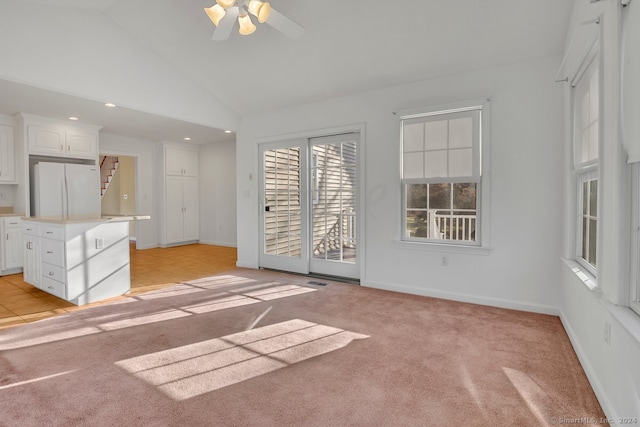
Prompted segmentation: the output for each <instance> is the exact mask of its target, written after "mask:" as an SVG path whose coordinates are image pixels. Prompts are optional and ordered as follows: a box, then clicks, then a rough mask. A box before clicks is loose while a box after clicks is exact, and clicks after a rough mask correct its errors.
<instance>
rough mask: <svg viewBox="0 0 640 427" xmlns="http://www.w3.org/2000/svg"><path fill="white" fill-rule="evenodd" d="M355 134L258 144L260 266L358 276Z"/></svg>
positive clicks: (356, 153)
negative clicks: (259, 169) (259, 145)
mask: <svg viewBox="0 0 640 427" xmlns="http://www.w3.org/2000/svg"><path fill="white" fill-rule="evenodd" d="M358 142H359V134H358V133H350V134H344V135H337V136H330V137H321V138H311V139H304V140H298V141H290V142H283V143H278V144H265V145H262V146H261V156H260V159H261V162H260V166H261V171H260V177H261V190H262V194H261V201H262V203H261V206H260V209H261V211H262V218H261V221H260V235H261V239H260V245H261V251H260V267H265V268H273V269H278V270H284V271H291V272H296V273H303V274H307V273H318V274H324V275H331V276H338V277H347V278H359V277H360V269H359V262H358V261H359V259H358V256H357V254H358V250H357V241H356V231H357V228H358V206H357V199H358V197H357V194H358V192H357V185H358V174H357V171H358V161H357V159H358V151H357V146H358Z"/></svg>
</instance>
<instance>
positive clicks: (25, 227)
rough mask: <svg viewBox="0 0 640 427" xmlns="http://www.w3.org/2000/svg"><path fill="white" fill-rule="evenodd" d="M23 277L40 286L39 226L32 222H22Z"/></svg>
mask: <svg viewBox="0 0 640 427" xmlns="http://www.w3.org/2000/svg"><path fill="white" fill-rule="evenodd" d="M22 251H23V252H22V253H23V266H22V268H23V279H24V281H25V282H27V283H31V284H32V285H33V286H35V287H37V288H40V287H41V283H40V282H41V279H40V278H41V276H42V274H41V260H40V226H39V225H34V224H33V223H32V222H27V221H25V222H23V223H22Z"/></svg>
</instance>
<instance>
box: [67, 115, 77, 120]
mask: <svg viewBox="0 0 640 427" xmlns="http://www.w3.org/2000/svg"><path fill="white" fill-rule="evenodd" d="M69 120H78V118H77V117H74V116H71V117H69Z"/></svg>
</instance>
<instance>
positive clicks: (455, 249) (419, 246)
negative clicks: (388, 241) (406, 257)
mask: <svg viewBox="0 0 640 427" xmlns="http://www.w3.org/2000/svg"><path fill="white" fill-rule="evenodd" d="M393 244H394V245H395V246H396V247H397V248H400V249H410V250H415V251H428V252H449V253H457V254H471V255H485V256H486V255H489V253H491V248H488V247H485V246H468V245H448V244H446V243H429V242H410V241H406V240H394V241H393Z"/></svg>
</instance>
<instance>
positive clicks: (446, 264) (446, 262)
mask: <svg viewBox="0 0 640 427" xmlns="http://www.w3.org/2000/svg"><path fill="white" fill-rule="evenodd" d="M442 266H443V267H448V266H449V258H448V257H446V256H443V257H442Z"/></svg>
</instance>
